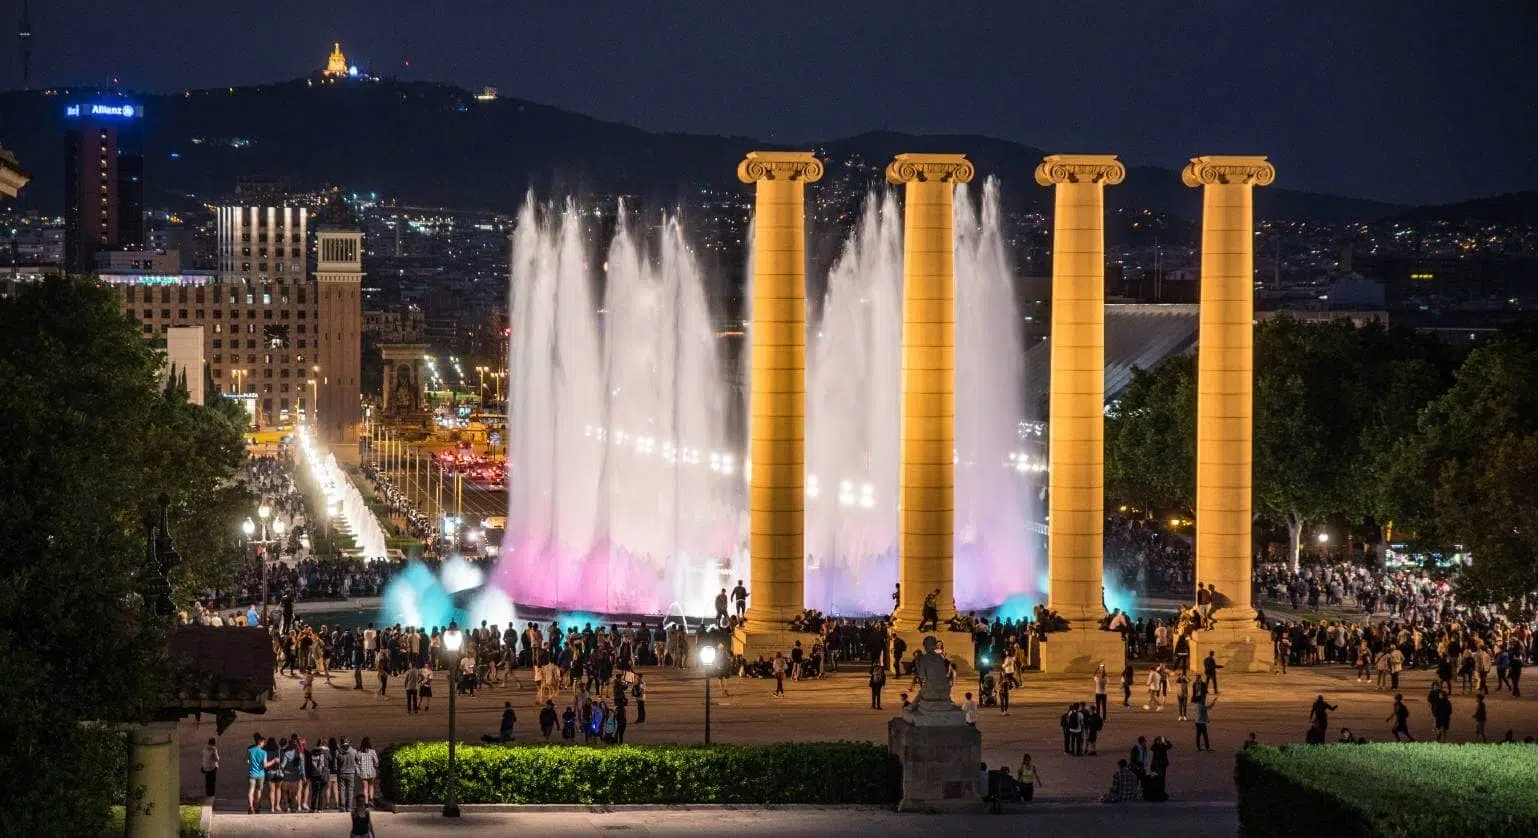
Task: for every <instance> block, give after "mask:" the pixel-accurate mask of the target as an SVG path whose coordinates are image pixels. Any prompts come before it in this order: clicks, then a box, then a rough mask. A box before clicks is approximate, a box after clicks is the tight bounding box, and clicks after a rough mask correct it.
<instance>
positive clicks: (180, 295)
mask: <svg viewBox="0 0 1538 838" xmlns="http://www.w3.org/2000/svg"><path fill="white" fill-rule="evenodd" d="M149 266H150V260H148V259H145V260H144V267H146V268H148V267H149ZM176 301H177V302H179V303H185V302H187V287H186V286H184V285H182V286H177V288H176Z"/></svg>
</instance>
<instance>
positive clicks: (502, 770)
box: [384, 742, 900, 804]
mask: <svg viewBox="0 0 1538 838" xmlns="http://www.w3.org/2000/svg"><path fill="white" fill-rule="evenodd" d="M455 756H456V766H457V774H458V780H459V801H460V802H461V803H602V804H606V803H894V802H896V800H897V799H898V797H899V796H900V785H899V782H898V780H899V774H898V771H899V769H898V768H897V765H896V761H895V760H893V759H892V758H891V757H890V756H889V755H888V754H887V750H886V748H884V747H882V746H880V745H874V744H871V743H868V742H807V743H781V744H778V745H704V746H689V745H614V746H608V747H598V748H590V747H581V746H570V745H556V744H550V745H464V746H460V747H458V748H457V749H456V754H455ZM448 757H449V749H448V744H447V743H445V742H420V743H415V744H408V745H400V746H397V747H394V748H391V749H389V750H387V751H386V752H385V754H384V793H385V795H386V796H387V797H389V798H391V799H393V800H395V801H397V802H400V803H438V802H441V801H442V800H443V798H444V780H445V777H446V775H447V772H448Z"/></svg>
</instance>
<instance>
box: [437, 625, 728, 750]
mask: <svg viewBox="0 0 1538 838" xmlns="http://www.w3.org/2000/svg"><path fill="white" fill-rule="evenodd" d="M700 665H701V666H703V667H705V744H706V745H709V744H710V676H711V674H712V670H714V669H715V668H716V647H715V646H714V645H705V646H701V647H700ZM449 712H450V713H453V711H452V710H450V711H449ZM450 776H453V774H452V770H451V772H450Z"/></svg>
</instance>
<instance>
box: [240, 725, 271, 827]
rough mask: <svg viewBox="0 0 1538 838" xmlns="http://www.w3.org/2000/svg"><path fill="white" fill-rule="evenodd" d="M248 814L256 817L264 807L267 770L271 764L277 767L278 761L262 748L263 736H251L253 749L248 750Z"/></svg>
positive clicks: (258, 734)
mask: <svg viewBox="0 0 1538 838" xmlns="http://www.w3.org/2000/svg"><path fill="white" fill-rule="evenodd" d="M246 762H247V765H248V768H247V771H246V777H247V787H248V788H247V791H246V813H247V814H251V815H254V814H256V811H257V809H258V808H260V807H261V805H262V791H263V790H264V788H265V787H266V785H267V768H268V767H269V763H271V764H273V765H276V764H277V761H276V760H273V759H272V758H270V757H269V756H268V755H267V749H266V748H264V747H262V735H261V734H260V733H253V734H251V747H249V748H247V749H246Z"/></svg>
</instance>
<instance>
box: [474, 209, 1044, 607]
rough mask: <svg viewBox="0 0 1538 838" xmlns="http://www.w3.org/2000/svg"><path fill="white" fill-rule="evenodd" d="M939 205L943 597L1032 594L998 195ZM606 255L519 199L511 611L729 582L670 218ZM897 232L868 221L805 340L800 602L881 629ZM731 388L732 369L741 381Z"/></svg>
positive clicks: (583, 234)
mask: <svg viewBox="0 0 1538 838" xmlns="http://www.w3.org/2000/svg"><path fill="white" fill-rule="evenodd" d="M980 192H981V194H978V191H977V190H974V191H973V192H971V193H969V192H968V191H967V190H966V189H965V187H962V188H961V189H960V191H959V192H958V194H957V196H956V197H957V200H956V273H957V285H958V290H957V321H958V322H957V329H956V332H957V350H956V351H957V370H958V371H957V381H956V393H957V407H956V410H957V418H956V440H957V450H956V457H957V476H956V503H957V507H956V509H957V512H956V539H957V551H956V555H957V562H956V565H957V566H956V596H957V603H958V605H960V606H961V607H963V608H984V607H988V606H991V605H996V604H998V603H999V602H1001V601H1003V600H1004V599H1005V598H1007V597H1010V596H1016V597H1020V596H1026V597H1031V598H1035V597H1036V596H1038V594H1039V591H1038V586H1037V580H1038V566H1039V564H1040V557H1039V555H1038V552H1039V548H1038V546H1037V543H1036V542H1037V539H1036V538H1035V537H1034V536H1033V535H1032V533H1031V527H1030V525H1029V522H1030V521H1032V520H1036V517H1037V516H1035V515H1034V514H1033V510H1032V507H1033V504H1034V499H1035V488H1036V486H1037V485H1038V481H1039V478H1040V477H1041V475H1040V474H1039V473H1037V466H1036V465H1035V464H1034V463H1030V462H1028V461H1027V458H1026V457H1025V455H1024V454H1022V453H1020V452H1019V448H1020V442H1019V440H1018V437H1017V429H1018V426H1019V424H1020V422H1021V419H1022V414H1023V410H1024V389H1025V388H1024V383H1025V382H1024V372H1023V364H1022V357H1021V356H1022V351H1023V350H1022V347H1021V335H1020V328H1019V320H1018V313H1017V307H1016V305H1015V299H1014V292H1013V286H1014V282H1013V277H1012V275H1011V271H1010V267H1009V260H1008V258H1007V254H1006V251H1005V248H1004V244H1003V240H1002V237H1001V232H1000V218H999V195H998V188H997V185H996V184H995V183H993V182H990V183H988V184H987V185H985V186H984V187H983V189H982V190H980ZM620 215H621V217H620V221H619V223H618V226H617V229H616V230H615V233H614V235H613V238H612V240H610V241H609V242H608V243H607V247H606V248H604V245H603V243H602V242H599V241H597V239H598V236H597V232H596V231H597V228H598V227H599V226H600V222H599V220H598V219H597V218H595V217H594V216H593V215H591V214H585V213H583V212H581V211H579V210H578V209H577V208H576V206H575V205H574V204H572V203H570V202H567V203H565V204H564V205H559V206H544V205H540V204H538V203H537V202H535V201H534V200H532V199H530V200H529V201H528V202H527V203H526V204H525V206H524V208H523V210H522V212H521V213H520V215H519V219H518V227H517V232H516V233H515V235H514V238H513V257H512V282H513V291H512V306H511V312H512V315H511V319H512V335H513V337H512V346H511V349H510V362H509V364H510V373H509V384H510V390H509V392H510V395H511V398H510V399H509V405H510V407H509V417H508V437H509V442H508V456H509V470H508V493H509V512H508V529H507V539H506V540H505V541H504V543H503V555H502V560H501V563H500V564H499V566H498V568H497V570H496V571H495V573H494V574H493V580H492V581H494V582H495V583H496V586H497V587H499V588H501V589H502V590H504V591H506V592H507V593H508V594H509V595H510V596H511V598H512V599H513V600H514V601H516V602H518V603H519V604H521V605H533V606H541V607H548V608H562V609H565V608H580V609H584V610H589V611H595V612H600V613H644V614H661V613H664V611H666V610H668V609H669V607H670V606H674V605H675V604H676V605H678V606H681V607H682V609H683V610H684V611H686V612H687V613H690V614H701V613H709V612H710V610H711V600H712V599H713V598H714V596H715V594H716V592H717V591H718V590H719V589H720V588H723V587H725V588H728V589H729V588H730V587H731V586H732V585H733V584H735V582H736V580H737V579H739V578H742V579H746V578H747V577H748V574H747V573H746V557H745V555H743V552H744V551H743V547H742V545H743V542H744V541H745V533H746V523H747V522H746V511H745V506H746V503H745V492H744V485H743V483H744V480H743V477H744V472H745V470H746V469H747V468H749V467H750V465H749V464H748V463H746V462H745V461H744V460H745V458H744V457H743V455H742V452H741V451H740V450H739V449H738V448H736V447H735V446H736V445H739V444H740V442H737V443H734V442H733V440H741V439H744V438H745V437H746V434H745V433H743V432H742V429H733V428H730V427H729V426H728V422H727V418H726V417H727V416H729V415H731V411H729V410H728V402H729V399H730V398H732V396H731V392H732V391H731V389H730V387H729V385H727V384H726V383H725V376H724V375H723V371H722V369H721V361H720V359H719V357H718V352H717V348H716V347H717V343H716V340H715V337H714V335H713V322H714V321H713V318H712V316H711V315H712V313H711V312H710V310H709V307H708V305H707V302H706V300H707V293H706V282H707V280H706V278H705V276H704V275H703V273H702V271H701V270H700V268H699V266H698V264H697V263H696V262H695V260H694V259H693V257H692V256H691V254H690V249H689V246H688V244H687V243H686V240H685V238H684V236H683V232H682V230H681V229H680V227H679V225H678V223H677V222H676V220H674V219H672V218H669V217H667V216H663V217H661V219H660V223H657V224H655V225H651V226H647V227H645V228H642V227H640V226H639V225H634V224H633V223H632V221H631V220H630V219H628V218H627V217H626V215H625V213H624V211H623V210H622V211H621V214H620ZM901 285H902V217H901V213H900V209H899V207H898V205H897V201H896V200H895V193H893V192H892V191H890V190H885V189H883V190H878V191H877V192H875V193H873V194H872V195H871V197H870V198H869V199H868V200H867V202H866V208H865V213H864V216H863V218H862V219H861V221H860V223H859V225H858V226H857V227H856V228H855V229H854V230H853V231H852V232H851V234H850V237H849V240H848V241H847V242H846V243H845V245H844V250H843V253H842V255H841V256H840V258H839V260H838V261H837V263H836V264H835V265H834V266H833V268H832V269H831V271H830V272H829V275H828V277H827V283H826V290H825V293H824V294H823V297H822V299H821V300H820V301H818V302H816V303H814V305H813V311H812V312H811V314H812V320H811V326H810V327H809V329H808V344H809V345H808V348H807V361H808V381H807V405H806V416H807V478H806V493H807V501H806V509H807V520H806V552H807V567H806V575H805V580H806V581H805V585H806V595H805V600H806V604H807V605H808V606H809V607H812V608H819V609H822V610H824V611H828V612H832V613H842V614H871V613H885V612H886V611H888V610H889V609H890V607H891V591H892V586H893V584H894V583H895V582H896V580H897V550H896V536H897V509H896V499H897V496H898V492H897V480H898V415H899V410H898V391H899V384H900V368H899V347H900V337H901V335H900V331H901V299H902V297H901ZM742 363H743V366H744V368H746V365H747V364H746V360H745V359H744V361H743V362H742Z"/></svg>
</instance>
